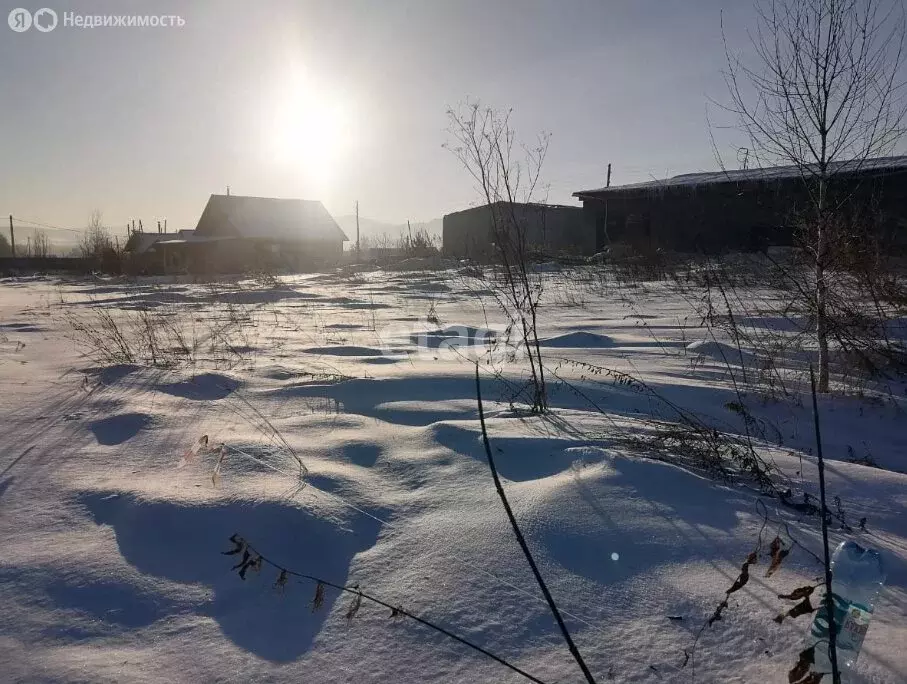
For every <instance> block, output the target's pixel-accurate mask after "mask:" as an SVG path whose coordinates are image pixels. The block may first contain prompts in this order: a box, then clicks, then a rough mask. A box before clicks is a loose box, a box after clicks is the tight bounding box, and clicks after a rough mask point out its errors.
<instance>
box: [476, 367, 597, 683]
mask: <svg viewBox="0 0 907 684" xmlns="http://www.w3.org/2000/svg"><path fill="white" fill-rule="evenodd" d="M476 401H477V403H478V405H479V422H480V423H481V425H482V442H483V443H484V445H485V455H486V456H487V457H488V466H489V468H491V476H492V478H494V486H495V489H497V490H498V496H499V497H501V503H502V504H503V505H504V510H505V511H506V512H507V517H508V518H509V519H510V525H511V527H513V534H514V536H516V539H517V541H518V542H519V544H520V548H521V549H522V550H523V555H525V556H526V562H527V563H529V567H530V568H531V569H532V573H533V574H534V575H535V579H536V581H537V582H538V584H539V588H540V589H541V590H542V594H544V595H545V600H546V601H547V602H548V607H549V608H551V613H552V615H554V619H555V620H556V621H557V625H558V627H560V630H561V634H563V635H564V641H566V642H567V648H569V649H570V653H571V654H572V655H573V658H574V660H576V664H577V665H579V668H580V670H582V671H583V675H585V677H586V681H588V682H589V684H595V678H594V677H593V676H592V673H591V672H590V671H589V668H588V667H587V666H586V662H585V661H584V660H583V657H582V655H580V652H579V649H578V648H577V647H576V644H574V643H573V638H572V637H571V636H570V631H569V630H568V629H567V625H566V624H564V619H563V618H562V617H561V613H560V611H559V610H558V609H557V604H556V603H555V602H554V597H552V596H551V592H550V591H548V585H546V584H545V580H544V579H543V578H542V573H541V572H539V569H538V566H537V565H536V564H535V559H534V558H533V557H532V552H531V551H530V550H529V545H528V544H527V543H526V538H525V537H523V533H522V532H521V531H520V526H519V525H518V524H517V521H516V518H515V517H514V515H513V510H512V509H511V508H510V502H509V501H507V495H506V494H505V493H504V488H503V487H502V486H501V478H499V477H498V469H497V467H496V466H495V464H494V456H492V455H491V443H490V442H489V441H488V430H487V429H486V427H485V410H484V407H483V406H482V386H481V383H480V382H479V364H478V363H477V364H476Z"/></svg>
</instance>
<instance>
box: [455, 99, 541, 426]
mask: <svg viewBox="0 0 907 684" xmlns="http://www.w3.org/2000/svg"><path fill="white" fill-rule="evenodd" d="M510 114H511V112H510V111H509V110H507V111H498V110H494V109H491V108H488V107H483V106H481V105H480V104H479V103H477V102H475V103H467V104H465V105H463V106H461V107H460V108H459V109H457V110H449V111H448V113H447V116H448V123H449V128H448V132H449V134H450V138H451V140H450V142H449V143H448V144H446V145H445V147H446V148H447V149H449V150H450V151H451V152H453V154H454V155H455V156H456V158H457V159H458V160H459V161H460V163H461V164H462V165H463V167H464V168H465V169H466V170H467V171H468V172H469V174H470V176H471V177H472V179H473V181H474V182H475V184H476V189H477V191H478V192H479V193H480V196H481V198H482V201H484V203H485V205H486V207H487V211H488V215H487V220H488V222H489V234H488V237H489V238H490V242H491V243H492V254H491V256H492V258H493V260H494V263H495V266H496V269H495V273H494V277H492V278H490V279H489V283H490V284H491V285H492V291H493V292H494V295H495V297H496V299H497V300H498V303H499V305H500V307H501V309H502V310H503V311H504V312H505V313H506V315H507V316H508V318H509V319H510V321H509V322H510V324H511V327H512V329H514V330H516V331H517V332H518V334H519V336H520V341H521V345H522V347H523V348H524V349H525V350H526V354H527V357H528V363H529V386H530V395H531V397H530V401H529V403H530V404H531V407H532V410H533V411H534V412H537V413H543V412H545V411H547V410H548V395H547V391H546V386H545V370H544V365H543V361H542V353H541V346H540V345H539V338H538V308H539V301H540V299H541V296H542V279H541V277H540V276H539V274H537V273H535V272H533V269H532V262H531V254H530V251H531V248H532V245H531V242H530V235H529V231H530V224H531V223H532V220H533V217H532V216H531V214H527V212H525V211H522V210H521V205H523V204H529V203H533V201H534V200H536V199H537V198H536V193H537V191H538V184H539V177H540V174H541V171H542V166H543V165H544V161H545V156H546V154H547V152H548V141H549V136H548V135H546V134H542V135H540V136H539V138H538V140H537V142H536V144H535V145H534V146H529V147H527V146H522V145H518V144H517V139H516V132H515V131H514V128H513V126H512V124H511V121H510ZM518 149H521V150H522V152H523V154H522V155H520V153H519V152H518Z"/></svg>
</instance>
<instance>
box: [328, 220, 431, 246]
mask: <svg viewBox="0 0 907 684" xmlns="http://www.w3.org/2000/svg"><path fill="white" fill-rule="evenodd" d="M334 220H335V221H337V223H338V224H339V225H340V227H341V228H342V229H343V232H344V233H346V236H347V237H348V238H349V239H350V241H352V242H355V241H356V217H355V216H354V215H347V216H335V217H334ZM410 225H411V227H412V230H413V231H414V232H415V231H416V230H419V229H425V230H426V231H428V233H429V234H430V235H433V236H437V237H438V239H440V238H441V232H442V220H441V219H439V218H436V219H432V220H431V221H428V222H419V221H412V222H411V223H410ZM406 230H407V228H406V224H405V223H385V222H384V221H376V220H375V219H370V218H367V217H365V216H360V217H359V236H360V238H361V239H365V238H368V239H369V241H373V240H375V239H376V238H379V239H383V237H384V236H387V240H388V242H389V243H390V244H393V243H395V242H396V241H397V240H398V239H399V238H400V237H402V236H403V235H405V234H406Z"/></svg>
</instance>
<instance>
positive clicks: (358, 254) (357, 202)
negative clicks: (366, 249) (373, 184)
mask: <svg viewBox="0 0 907 684" xmlns="http://www.w3.org/2000/svg"><path fill="white" fill-rule="evenodd" d="M361 257H362V254H361V252H360V251H359V200H356V260H357V261H358V260H359V259H360V258H361Z"/></svg>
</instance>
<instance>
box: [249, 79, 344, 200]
mask: <svg viewBox="0 0 907 684" xmlns="http://www.w3.org/2000/svg"><path fill="white" fill-rule="evenodd" d="M273 103H274V109H273V110H272V111H271V112H269V114H270V116H269V117H267V118H268V119H269V124H268V126H267V128H266V144H267V147H268V148H269V151H270V156H271V158H272V160H273V161H274V162H276V163H278V164H279V165H281V166H284V167H286V168H287V170H288V171H289V172H291V173H293V174H294V175H296V176H297V177H298V178H299V180H300V181H302V182H304V183H305V184H306V185H307V186H309V187H310V188H313V189H314V188H319V189H324V188H325V187H326V186H329V185H330V183H331V180H332V178H333V177H334V176H335V175H336V174H337V172H338V170H339V169H340V167H341V166H342V164H343V161H344V157H345V156H346V154H347V153H348V151H349V149H350V146H351V141H352V140H351V126H350V115H349V114H350V113H349V110H348V108H347V107H346V106H345V104H344V103H343V102H342V101H341V100H340V99H339V98H338V96H337V95H336V94H334V93H331V92H330V91H329V90H327V89H325V88H323V87H319V86H318V85H317V84H315V83H314V82H312V81H311V80H310V79H306V78H304V77H303V76H302V74H301V73H299V72H298V71H296V72H294V73H292V74H291V75H290V76H289V77H288V78H285V79H284V80H283V81H282V82H281V83H280V85H279V87H278V88H277V92H276V94H275V97H274V99H273Z"/></svg>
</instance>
